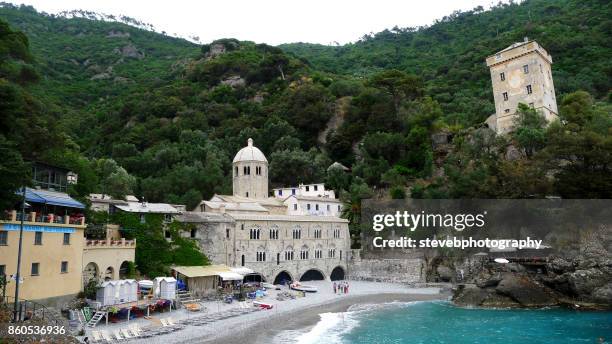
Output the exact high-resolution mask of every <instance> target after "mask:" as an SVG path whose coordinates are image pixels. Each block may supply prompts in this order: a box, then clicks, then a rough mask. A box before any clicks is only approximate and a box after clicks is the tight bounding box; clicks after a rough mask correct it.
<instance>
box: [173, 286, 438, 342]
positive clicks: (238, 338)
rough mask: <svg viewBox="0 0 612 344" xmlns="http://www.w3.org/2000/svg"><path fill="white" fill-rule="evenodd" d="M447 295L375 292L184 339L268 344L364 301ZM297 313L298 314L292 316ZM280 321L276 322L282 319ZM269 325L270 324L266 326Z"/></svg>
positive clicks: (427, 297) (391, 300)
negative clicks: (216, 333) (227, 331)
mask: <svg viewBox="0 0 612 344" xmlns="http://www.w3.org/2000/svg"><path fill="white" fill-rule="evenodd" d="M448 296H449V295H448V294H443V293H439V294H409V293H408V294H407V293H389V294H377V295H355V296H349V297H345V298H342V299H339V300H337V301H334V302H331V303H326V304H322V305H313V306H312V307H308V308H304V309H296V310H292V311H288V312H284V313H283V314H278V315H275V316H273V317H270V318H266V319H260V320H259V321H256V322H253V323H251V324H250V326H249V327H247V328H243V329H241V330H240V332H239V333H235V334H228V335H224V336H218V337H215V338H208V339H204V338H194V339H193V340H190V341H187V342H184V343H189V344H195V343H215V342H223V343H225V344H241V343H253V344H259V343H262V344H263V343H270V342H271V339H273V338H274V337H275V336H277V335H278V334H280V333H281V332H283V331H287V330H293V331H305V332H307V331H310V329H312V328H313V327H314V326H315V325H316V324H317V323H318V322H319V321H320V320H321V318H320V316H319V315H320V314H322V313H341V312H346V311H348V310H349V308H350V307H352V306H354V305H365V304H384V303H390V302H411V301H434V300H445V299H447V298H448ZM296 314H299V317H296V316H295V315H296ZM280 318H282V320H283V321H282V322H277V321H278V320H281V319H280ZM262 323H263V324H264V326H263V327H260V328H259V329H258V331H257V333H256V334H255V335H254V333H253V331H250V330H251V329H252V328H253V327H256V326H257V325H261V324H262ZM265 325H269V326H265Z"/></svg>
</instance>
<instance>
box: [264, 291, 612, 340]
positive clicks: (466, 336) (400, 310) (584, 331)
mask: <svg viewBox="0 0 612 344" xmlns="http://www.w3.org/2000/svg"><path fill="white" fill-rule="evenodd" d="M319 316H320V321H319V322H318V323H317V324H316V325H314V326H313V327H311V328H308V329H306V330H301V331H300V330H291V331H285V332H282V333H280V334H279V335H278V336H277V337H276V338H275V339H274V340H273V342H274V343H298V344H319V343H320V344H334V343H346V344H356V343H364V344H365V343H367V344H370V343H381V344H386V343H389V344H391V343H393V344H400V343H406V344H408V343H410V344H430V343H436V344H442V343H444V344H446V343H448V344H464V343H465V344H467V343H470V344H480V343H482V344H491V343H503V344H519V343H520V344H540V343H542V344H544V343H546V344H549V343H554V344H558V343H584V344H588V343H593V344H612V312H586V311H574V310H569V309H565V308H546V309H533V310H526V309H483V308H462V307H457V306H454V305H453V304H452V303H450V302H448V301H416V302H393V303H386V304H377V305H356V306H353V307H351V308H349V310H348V311H347V312H341V313H323V314H320V315H319Z"/></svg>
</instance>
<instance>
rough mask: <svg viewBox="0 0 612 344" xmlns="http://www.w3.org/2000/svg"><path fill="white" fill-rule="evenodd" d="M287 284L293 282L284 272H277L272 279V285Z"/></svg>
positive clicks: (287, 273) (289, 275)
mask: <svg viewBox="0 0 612 344" xmlns="http://www.w3.org/2000/svg"><path fill="white" fill-rule="evenodd" d="M287 282H288V283H291V282H293V277H292V276H291V274H290V273H289V272H287V271H285V270H283V271H281V272H279V273H278V274H277V275H276V277H275V278H274V284H286V283H287Z"/></svg>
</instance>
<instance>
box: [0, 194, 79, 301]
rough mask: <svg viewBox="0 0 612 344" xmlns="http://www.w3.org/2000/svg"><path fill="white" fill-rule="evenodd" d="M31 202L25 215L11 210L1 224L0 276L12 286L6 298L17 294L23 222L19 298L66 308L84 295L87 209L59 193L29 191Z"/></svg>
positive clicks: (28, 202) (29, 201)
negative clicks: (81, 293)
mask: <svg viewBox="0 0 612 344" xmlns="http://www.w3.org/2000/svg"><path fill="white" fill-rule="evenodd" d="M25 197H26V202H27V204H28V205H29V208H26V213H25V214H23V213H21V212H20V211H17V210H8V211H7V212H5V213H4V217H3V219H2V220H0V275H5V276H6V278H7V281H8V283H7V285H6V295H7V296H9V297H11V300H12V297H13V296H14V295H15V285H16V283H17V279H16V275H17V256H18V251H19V231H20V226H21V220H22V219H23V221H24V222H23V239H22V253H21V266H20V271H19V275H20V281H19V283H20V286H19V299H22V300H24V299H25V300H39V301H41V302H42V303H46V304H49V305H57V304H61V303H63V302H66V301H68V300H70V299H71V298H73V297H74V296H76V294H78V293H79V292H80V291H81V290H82V284H81V271H82V268H83V247H84V245H85V234H84V233H85V227H86V226H85V218H84V217H83V214H82V210H83V208H84V205H83V204H81V203H80V202H77V201H75V200H73V199H72V198H70V196H68V195H67V194H65V193H62V192H57V191H49V190H38V189H30V188H26V196H25ZM16 208H17V207H16Z"/></svg>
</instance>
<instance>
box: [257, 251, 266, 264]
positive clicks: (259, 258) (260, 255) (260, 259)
mask: <svg viewBox="0 0 612 344" xmlns="http://www.w3.org/2000/svg"><path fill="white" fill-rule="evenodd" d="M257 261H258V262H265V261H266V252H263V251H257Z"/></svg>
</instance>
